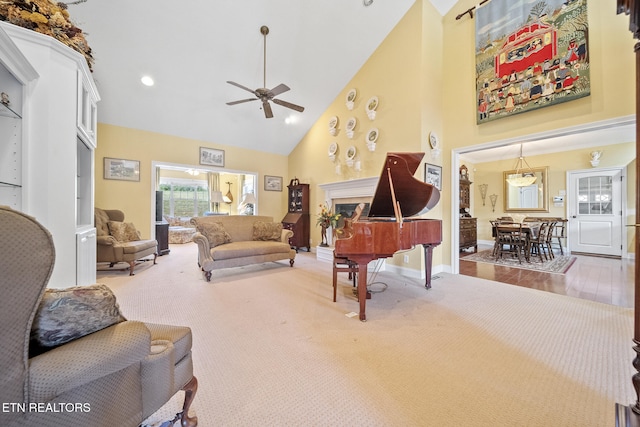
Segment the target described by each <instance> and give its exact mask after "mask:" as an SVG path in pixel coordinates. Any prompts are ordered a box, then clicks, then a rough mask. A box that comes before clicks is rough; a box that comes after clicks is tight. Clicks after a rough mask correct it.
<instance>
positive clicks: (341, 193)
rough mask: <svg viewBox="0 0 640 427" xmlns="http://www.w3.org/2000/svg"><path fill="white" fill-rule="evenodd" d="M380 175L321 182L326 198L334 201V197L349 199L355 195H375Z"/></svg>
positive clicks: (328, 200)
mask: <svg viewBox="0 0 640 427" xmlns="http://www.w3.org/2000/svg"><path fill="white" fill-rule="evenodd" d="M378 179H379V177H377V176H374V177H371V178H359V179H351V180H348V181H339V182H330V183H327V184H320V185H318V187H320V188H321V189H323V190H324V199H325V201H326V202H327V203H332V201H333V200H334V199H348V198H354V197H373V194H374V193H375V191H376V186H377V185H378Z"/></svg>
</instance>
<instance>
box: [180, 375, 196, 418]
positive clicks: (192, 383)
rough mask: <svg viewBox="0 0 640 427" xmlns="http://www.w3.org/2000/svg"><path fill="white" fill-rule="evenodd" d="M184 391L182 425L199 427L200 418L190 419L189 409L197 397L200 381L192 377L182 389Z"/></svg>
mask: <svg viewBox="0 0 640 427" xmlns="http://www.w3.org/2000/svg"><path fill="white" fill-rule="evenodd" d="M182 390H184V404H183V405H182V416H181V417H180V425H181V426H182V427H195V426H197V425H198V417H189V408H190V407H191V402H193V398H194V397H195V395H196V391H198V380H197V379H196V377H191V379H190V380H189V382H188V383H187V384H185V386H184V387H182Z"/></svg>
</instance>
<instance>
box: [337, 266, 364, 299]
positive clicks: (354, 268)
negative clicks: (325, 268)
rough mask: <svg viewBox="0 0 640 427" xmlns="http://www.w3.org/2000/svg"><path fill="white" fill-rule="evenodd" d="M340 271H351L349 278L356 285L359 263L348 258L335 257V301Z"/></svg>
mask: <svg viewBox="0 0 640 427" xmlns="http://www.w3.org/2000/svg"><path fill="white" fill-rule="evenodd" d="M338 273H349V280H352V281H353V286H354V287H355V286H356V283H357V282H356V280H357V274H358V264H356V263H355V262H353V261H350V260H349V259H347V258H340V257H336V256H335V255H334V257H333V302H336V292H337V289H338Z"/></svg>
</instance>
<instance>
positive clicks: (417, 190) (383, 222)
mask: <svg viewBox="0 0 640 427" xmlns="http://www.w3.org/2000/svg"><path fill="white" fill-rule="evenodd" d="M423 157H424V153H387V158H386V160H385V163H384V166H383V168H382V173H381V175H380V180H379V181H378V186H377V188H376V192H375V194H374V196H373V200H372V201H371V207H370V209H369V215H368V216H367V217H365V218H358V219H354V221H352V222H347V223H346V224H345V227H344V228H343V229H342V230H341V233H340V234H339V236H338V238H337V239H336V241H335V256H336V257H341V258H347V259H349V260H351V261H352V262H354V263H356V264H358V269H359V272H360V274H358V284H357V286H358V301H359V303H360V316H359V317H360V320H361V321H363V322H365V321H366V320H367V316H366V313H365V310H366V304H367V264H368V263H369V262H370V261H373V260H374V259H379V258H388V257H390V256H392V255H393V254H394V253H395V252H398V251H401V250H406V249H411V248H413V247H415V246H416V245H422V246H423V248H424V253H425V270H426V271H425V273H426V283H425V287H426V288H427V289H429V288H431V261H432V252H433V248H434V247H435V246H437V245H439V244H440V243H441V242H442V221H441V220H439V219H421V218H412V217H414V216H416V215H420V214H422V213H424V212H426V211H428V210H430V209H433V208H434V207H435V206H436V205H437V204H438V201H439V200H440V191H438V189H437V188H436V187H434V186H433V185H431V184H427V183H424V182H422V181H420V180H417V179H415V178H414V176H413V174H414V173H415V171H416V170H417V169H418V166H419V165H420V162H421V161H422V158H423Z"/></svg>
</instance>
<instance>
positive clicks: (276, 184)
mask: <svg viewBox="0 0 640 427" xmlns="http://www.w3.org/2000/svg"><path fill="white" fill-rule="evenodd" d="M264 189H265V190H266V191H282V177H281V176H270V175H265V176H264Z"/></svg>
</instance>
